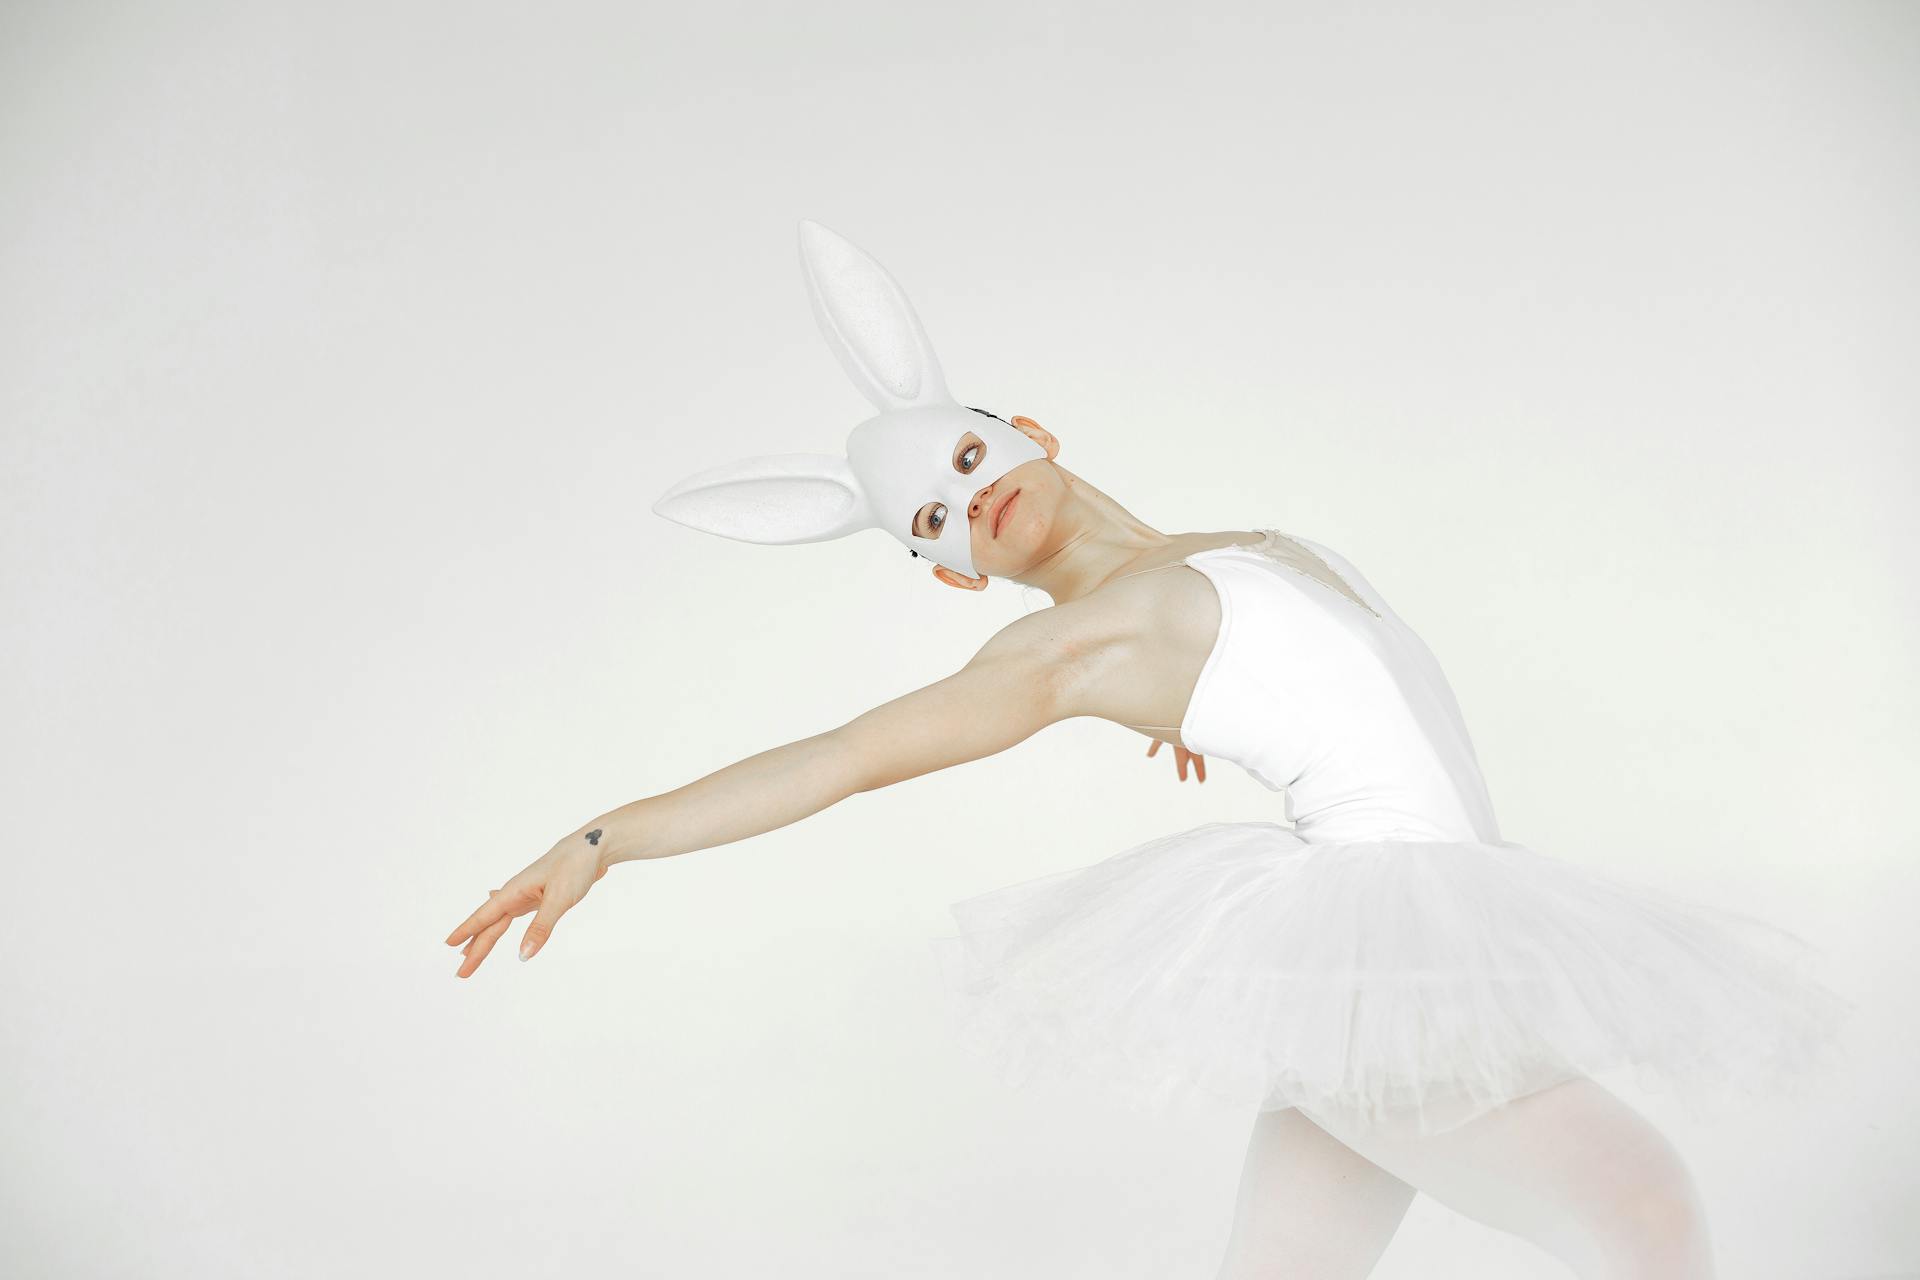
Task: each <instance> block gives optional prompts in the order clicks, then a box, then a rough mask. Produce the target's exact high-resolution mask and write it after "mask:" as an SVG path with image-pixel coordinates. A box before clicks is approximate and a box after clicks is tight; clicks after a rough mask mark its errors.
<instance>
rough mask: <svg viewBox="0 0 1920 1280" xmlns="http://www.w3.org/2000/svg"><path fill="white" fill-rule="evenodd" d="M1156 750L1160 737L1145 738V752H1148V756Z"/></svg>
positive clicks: (1158, 746)
mask: <svg viewBox="0 0 1920 1280" xmlns="http://www.w3.org/2000/svg"><path fill="white" fill-rule="evenodd" d="M1158 750H1160V739H1158V738H1148V739H1147V754H1148V755H1149V756H1151V755H1153V754H1154V753H1155V752H1156V751H1158Z"/></svg>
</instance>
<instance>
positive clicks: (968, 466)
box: [960, 444, 980, 471]
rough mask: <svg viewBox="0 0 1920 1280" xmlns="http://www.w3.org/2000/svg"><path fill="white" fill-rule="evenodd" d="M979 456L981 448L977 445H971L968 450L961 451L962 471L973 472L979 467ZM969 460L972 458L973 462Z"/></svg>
mask: <svg viewBox="0 0 1920 1280" xmlns="http://www.w3.org/2000/svg"><path fill="white" fill-rule="evenodd" d="M979 455H980V446H979V445H977V444H970V445H968V446H967V447H966V448H964V449H962V450H961V451H960V470H962V471H971V470H973V469H974V468H975V467H977V466H979V465H980V456H979ZM969 458H972V459H973V461H971V462H969V461H967V459H969Z"/></svg>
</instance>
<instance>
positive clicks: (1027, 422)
mask: <svg viewBox="0 0 1920 1280" xmlns="http://www.w3.org/2000/svg"><path fill="white" fill-rule="evenodd" d="M1007 421H1008V422H1010V423H1012V424H1013V426H1014V427H1015V429H1017V430H1018V431H1020V432H1021V433H1022V434H1023V435H1025V436H1026V437H1027V439H1029V440H1031V441H1033V442H1034V443H1035V444H1037V445H1039V446H1040V447H1041V448H1042V449H1045V450H1046V451H1047V461H1048V462H1052V461H1053V460H1054V459H1055V458H1057V457H1059V456H1060V441H1059V440H1058V439H1057V438H1055V436H1054V434H1053V433H1052V432H1051V431H1048V430H1047V429H1046V428H1045V427H1043V426H1041V425H1040V424H1039V423H1037V422H1035V421H1034V420H1033V419H1032V418H1023V417H1021V416H1020V415H1019V414H1015V415H1014V416H1013V417H1011V418H1009V419H1007Z"/></svg>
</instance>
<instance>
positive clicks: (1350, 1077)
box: [931, 822, 1857, 1133]
mask: <svg viewBox="0 0 1920 1280" xmlns="http://www.w3.org/2000/svg"><path fill="white" fill-rule="evenodd" d="M952 910H953V914H954V918H955V919H956V920H957V921H958V922H959V925H960V932H959V933H958V934H956V935H950V936H945V937H938V938H934V939H932V940H931V942H932V946H933V948H934V951H935V953H936V957H937V960H938V963H939V965H940V968H941V971H942V972H943V973H944V975H945V976H946V978H947V980H948V982H949V983H950V984H951V988H952V990H953V991H954V993H955V994H956V995H957V996H958V997H959V998H960V1000H959V1006H958V1007H959V1010H960V1017H961V1024H960V1026H961V1032H962V1040H963V1043H965V1044H966V1045H967V1046H968V1047H969V1048H970V1049H971V1050H972V1051H974V1052H975V1053H977V1054H979V1055H981V1057H982V1058H983V1060H985V1061H986V1062H988V1063H989V1064H991V1065H994V1066H996V1067H997V1069H998V1070H997V1074H999V1076H1000V1078H1001V1079H1003V1080H1004V1081H1006V1082H1007V1083H1009V1084H1018V1083H1020V1082H1022V1081H1024V1080H1026V1079H1028V1078H1032V1077H1035V1076H1045V1075H1051V1076H1054V1077H1056V1078H1060V1079H1066V1080H1070V1081H1072V1082H1074V1083H1076V1084H1078V1085H1081V1086H1083V1087H1091V1088H1093V1089H1096V1090H1098V1091H1100V1092H1102V1093H1104V1094H1105V1095H1106V1096H1109V1097H1111V1098H1114V1099H1116V1100H1118V1101H1121V1102H1123V1103H1126V1104H1129V1105H1135V1106H1147V1107H1150V1108H1155V1109H1157V1108H1160V1107H1164V1106H1165V1105H1167V1104H1168V1103H1170V1102H1173V1101H1175V1100H1178V1099H1181V1098H1187V1099H1198V1100H1207V1099H1211V1100H1216V1101H1225V1102H1230V1103H1240V1104H1244V1105H1248V1106H1253V1107H1258V1108H1261V1109H1277V1108H1283V1107H1289V1106H1298V1107H1300V1108H1302V1109H1303V1110H1305V1111H1308V1112H1309V1113H1312V1112H1321V1113H1324V1114H1327V1115H1330V1116H1335V1117H1338V1118H1339V1119H1340V1120H1341V1121H1342V1122H1344V1123H1345V1124H1347V1125H1348V1126H1350V1127H1353V1128H1356V1129H1361V1130H1364V1129H1367V1128H1370V1127H1372V1126H1373V1125H1375V1124H1386V1123H1393V1124H1396V1125H1404V1124H1407V1123H1411V1124H1412V1125H1413V1126H1414V1128H1415V1129H1417V1131H1419V1132H1422V1133H1436V1132H1440V1131H1443V1130H1445V1129H1449V1128H1453V1127H1455V1126H1457V1125H1459V1124H1463V1123H1465V1122H1466V1121H1467V1120H1470V1119H1472V1118H1473V1117H1474V1116H1477V1115H1479V1114H1481V1113H1483V1112H1485V1111H1487V1110H1489V1109H1491V1108H1493V1107H1496V1106H1498V1105H1500V1104H1501V1103H1503V1102H1506V1101H1509V1100H1511V1099H1514V1098H1519V1097H1523V1096H1525V1095H1526V1094H1529V1093H1532V1092H1534V1091H1536V1090H1538V1089H1542V1088H1545V1087H1547V1086H1549V1085H1552V1084H1555V1083H1557V1082H1559V1081H1561V1080H1565V1079H1568V1078H1571V1077H1573V1076H1576V1075H1590V1074H1593V1073H1595V1072H1600V1071H1606V1070H1610V1069H1613V1068H1617V1067H1623V1066H1632V1067H1634V1068H1635V1079H1636V1081H1638V1082H1639V1083H1640V1084H1641V1085H1642V1086H1643V1087H1647V1088H1653V1089H1659V1088H1661V1087H1662V1086H1666V1087H1669V1088H1671V1090H1672V1091H1673V1093H1674V1094H1675V1095H1676V1096H1677V1097H1679V1098H1680V1099H1681V1100H1682V1101H1683V1102H1684V1103H1686V1105H1687V1106H1688V1108H1689V1109H1690V1110H1693V1111H1695V1112H1696V1113H1697V1112H1698V1111H1699V1110H1700V1109H1702V1108H1703V1107H1704V1106H1705V1105H1706V1104H1707V1103H1708V1102H1709V1101H1710V1100H1713V1099H1724V1098H1728V1097H1735V1096H1743V1097H1744V1096H1752V1095H1757V1094H1771V1093H1778V1092H1782V1091H1786V1090H1788V1089H1790V1088H1791V1087H1793V1086H1795V1085H1797V1084H1798V1083H1800V1082H1802V1081H1803V1080H1805V1079H1806V1078H1807V1077H1809V1076H1811V1075H1812V1074H1814V1073H1815V1072H1817V1071H1819V1070H1821V1069H1823V1068H1824V1067H1826V1066H1828V1065H1831V1062H1832V1060H1833V1058H1834V1050H1835V1049H1836V1047H1837V1044H1838V1038H1839V1034H1840V1030H1841V1024H1842V1023H1843V1022H1844V1021H1845V1020H1846V1019H1847V1017H1848V1016H1849V1015H1850V1014H1851V1013H1852V1012H1853V1010H1854V1009H1855V1008H1856V1007H1857V1006H1855V1005H1854V1003H1853V1002H1852V1001H1850V1000H1847V999H1845V998H1844V997H1842V996H1840V995H1838V994H1837V993H1835V992H1834V991H1832V990H1830V989H1829V988H1827V987H1826V986H1824V985H1822V983H1821V982H1820V981H1819V980H1818V979H1817V978H1816V977H1815V976H1814V968H1815V965H1816V962H1817V961H1818V959H1819V953H1818V952H1817V951H1816V950H1815V949H1814V948H1813V947H1812V946H1811V945H1810V944H1809V943H1807V942H1805V941H1804V940H1803V939H1801V938H1800V937H1798V936H1797V935H1795V934H1792V933H1789V932H1787V931H1786V930H1784V929H1780V928H1778V927H1776V926H1773V925H1770V924H1767V923H1765V922H1764V921H1761V920H1757V919H1754V918H1752V917H1750V916H1745V915H1741V914H1738V913H1735V912H1731V911H1726V910H1722V909H1718V908H1714V907H1709V906H1705V905H1702V904H1699V903H1694V902H1689V901H1686V900H1684V899H1681V898H1677V897H1674V896H1672V895H1669V894H1666V893H1663V892H1661V891H1658V890H1655V889H1652V888H1650V887H1642V886H1637V885H1632V884H1628V883H1625V882H1622V881H1618V880H1613V879H1610V878H1607V877H1604V876H1601V875H1598V874H1595V873H1594V872H1591V871H1589V870H1586V869H1583V868H1581V867H1579V866H1577V865H1574V864H1572V863H1568V862H1565V861H1562V860H1559V859H1555V858H1550V857H1547V856H1544V855H1542V854H1540V853H1537V852H1535V851H1533V850H1531V849H1528V848H1526V847H1525V846H1523V845H1517V844H1513V843H1510V842H1506V841H1501V842H1497V843H1479V842H1461V843H1452V842H1431V841H1412V840H1377V841H1358V842H1352V843H1340V844H1309V843H1307V842H1305V841H1303V840H1301V839H1300V838H1299V837H1298V836H1296V835H1294V834H1293V833H1292V832H1291V831H1290V830H1289V829H1288V828H1286V827H1285V826H1282V825H1280V824H1279V823H1273V822H1239V823H1220V822H1214V823H1208V824H1206V825H1203V826H1199V827H1195V828H1192V829H1191V830H1187V831H1182V832H1177V833H1175V834H1172V835H1168V836H1162V837H1160V838H1158V839H1155V840H1151V841H1148V842H1147V843H1145V844H1142V845H1138V846H1135V847H1134V848H1132V849H1128V850H1126V851H1125V852H1122V853H1119V854H1116V855H1114V856H1113V857H1111V858H1108V859H1106V860H1104V861H1102V862H1099V863H1096V864H1094V865H1092V866H1089V867H1083V868H1077V869H1074V870H1069V871H1062V872H1057V873H1054V874H1052V875H1047V876H1042V877H1040V878H1038V879H1034V880H1029V881H1024V882H1022V883H1019V884H1014V885H1009V886H1007V887H1005V888H1001V889H996V890H994V891H992V892H989V893H984V894H981V895H979V896H977V897H972V898H968V899H966V900H964V901H962V902H958V903H955V904H954V905H953V908H952Z"/></svg>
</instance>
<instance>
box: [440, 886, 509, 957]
mask: <svg viewBox="0 0 1920 1280" xmlns="http://www.w3.org/2000/svg"><path fill="white" fill-rule="evenodd" d="M499 902H500V890H498V889H489V890H488V891H487V900H486V901H485V902H483V903H481V904H480V905H479V906H477V907H475V908H474V910H473V914H472V915H470V916H468V917H467V918H466V919H465V920H462V921H461V922H460V923H459V924H458V925H456V926H455V927H454V930H453V932H452V933H450V934H448V935H447V945H448V946H450V947H457V946H459V945H460V944H461V943H463V942H465V941H467V940H468V939H469V938H471V937H473V936H474V935H475V934H477V933H479V932H480V931H481V930H482V929H484V928H486V927H487V926H488V925H490V924H492V923H493V922H494V920H495V919H497V918H498V916H499V914H500V911H499Z"/></svg>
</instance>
